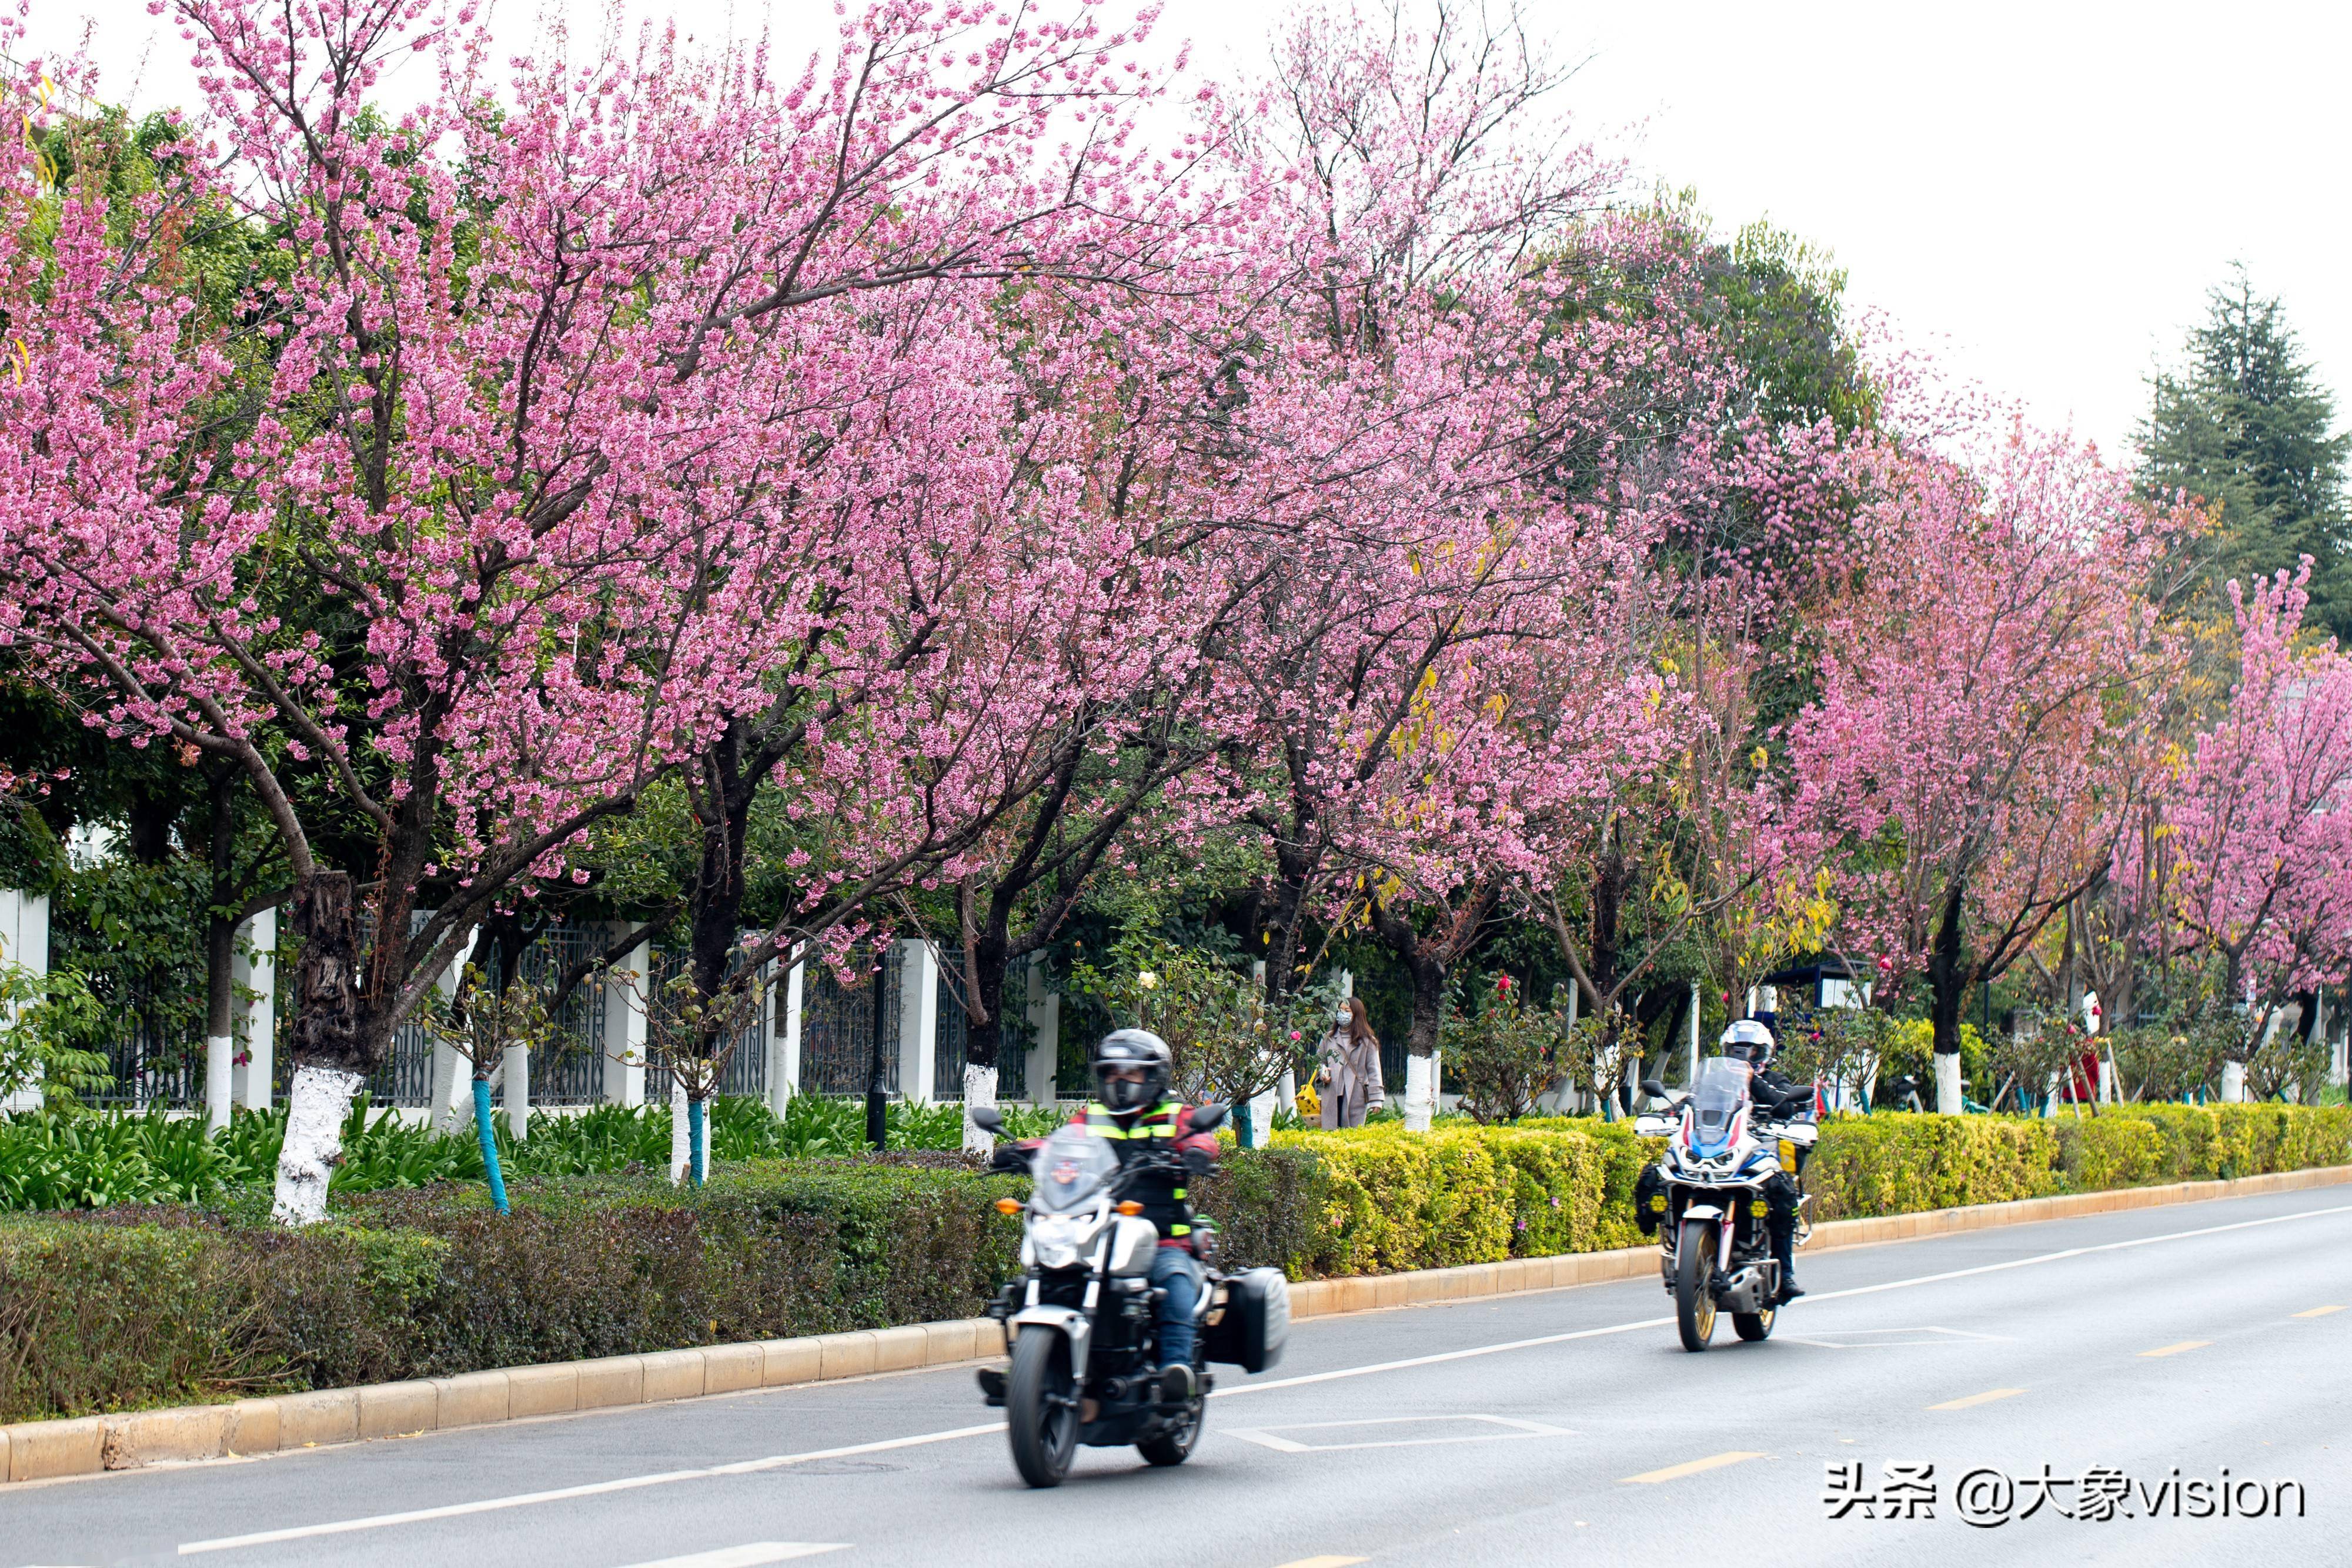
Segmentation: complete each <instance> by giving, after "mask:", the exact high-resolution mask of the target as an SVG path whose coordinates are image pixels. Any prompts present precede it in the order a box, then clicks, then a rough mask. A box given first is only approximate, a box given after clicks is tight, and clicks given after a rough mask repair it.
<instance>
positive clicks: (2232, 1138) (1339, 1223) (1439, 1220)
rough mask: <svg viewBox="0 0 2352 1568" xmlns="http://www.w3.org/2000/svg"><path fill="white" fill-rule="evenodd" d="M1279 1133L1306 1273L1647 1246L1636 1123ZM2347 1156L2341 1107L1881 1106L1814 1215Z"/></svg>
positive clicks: (1297, 1271) (1836, 1160)
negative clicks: (1307, 1161)
mask: <svg viewBox="0 0 2352 1568" xmlns="http://www.w3.org/2000/svg"><path fill="white" fill-rule="evenodd" d="M1274 1143H1275V1145H1276V1146H1277V1147H1291V1148H1299V1149H1304V1150H1307V1151H1309V1152H1311V1153H1312V1154H1313V1155H1315V1160H1316V1166H1317V1169H1318V1180H1319V1183H1320V1185H1321V1187H1322V1194H1321V1210H1320V1218H1319V1221H1317V1220H1314V1219H1312V1218H1310V1220H1309V1222H1308V1225H1307V1229H1308V1231H1309V1232H1310V1239H1308V1240H1307V1243H1306V1244H1305V1245H1304V1246H1302V1247H1300V1248H1299V1249H1297V1251H1296V1252H1295V1253H1294V1254H1293V1255H1292V1256H1291V1258H1290V1260H1289V1262H1290V1268H1291V1272H1292V1273H1293V1274H1294V1275H1300V1276H1304V1275H1316V1274H1371V1273H1386V1272H1389V1271H1391V1270H1400V1269H1441V1268H1447V1267H1451V1266H1453V1265H1456V1264H1462V1263H1491V1262H1496V1261H1499V1260H1502V1259H1505V1258H1529V1257H1543V1256H1548V1255H1551V1254H1556V1253H1562V1252H1591V1251H1600V1250H1602V1249H1608V1248H1612V1247H1630V1246H1633V1245H1636V1244H1637V1243H1639V1242H1640V1240H1641V1239H1642V1237H1641V1234H1640V1232H1639V1231H1637V1230H1636V1229H1635V1228H1634V1226H1633V1183H1634V1180H1635V1178H1636V1177H1637V1176H1639V1175H1640V1173H1641V1168H1642V1166H1643V1162H1645V1161H1647V1160H1650V1159H1654V1158H1655V1157H1656V1152H1657V1149H1658V1147H1659V1145H1658V1143H1657V1141H1656V1140H1654V1139H1641V1138H1636V1137H1635V1136H1633V1130H1632V1127H1631V1125H1630V1124H1626V1123H1623V1122H1617V1123H1601V1122H1595V1121H1591V1120H1590V1119H1587V1118H1583V1117H1537V1118H1530V1119H1529V1120H1527V1121H1524V1122H1520V1123H1517V1124H1515V1125H1510V1126H1494V1127H1481V1126H1475V1125H1467V1124H1440V1125H1439V1126H1437V1127H1436V1128H1435V1129H1433V1131H1431V1132H1429V1133H1427V1134H1422V1135H1419V1136H1415V1135H1413V1134H1409V1133H1406V1132H1405V1131H1404V1130H1403V1128H1402V1124H1398V1123H1394V1122H1389V1123H1376V1124H1372V1125H1370V1126H1368V1127H1360V1128H1355V1129H1351V1130H1349V1131H1345V1132H1297V1133H1277V1134H1275V1137H1274ZM2347 1163H2352V1111H2347V1109H2346V1108H2345V1107H2343V1106H2327V1107H2322V1108H2314V1107H2305V1106H2290V1105H2210V1106H2192V1105H2127V1106H2108V1107H2105V1109H2103V1110H2102V1111H2101V1113H2099V1114H2098V1115H2097V1116H2095V1117H2093V1116H2084V1117H2083V1118H2082V1119H2080V1120H2077V1119H2075V1118H2074V1115H2073V1114H2072V1113H2068V1114H2066V1115H2063V1116H2060V1117H2055V1118H2051V1119H2046V1120H2045V1119H2042V1118H2038V1117H2022V1116H1935V1115H1911V1114H1906V1113H1899V1112H1882V1113H1878V1114H1876V1115H1872V1116H1866V1117H1849V1118H1842V1119H1839V1120H1836V1121H1832V1122H1830V1123H1828V1124H1825V1125H1824V1126H1823V1127H1822V1137H1821V1142H1820V1144H1819V1145H1817V1146H1816V1147H1815V1150H1814V1153H1813V1157H1812V1161H1811V1164H1810V1166H1808V1167H1807V1169H1806V1172H1805V1186H1806V1190H1807V1191H1809V1192H1811V1194H1812V1195H1813V1207H1812V1215H1813V1218H1815V1219H1816V1220H1827V1219H1849V1218H1861V1217H1864V1216H1870V1215H1885V1214H1915V1213H1917V1212H1919V1211H1921V1210H1923V1209H1930V1208H1953V1207H1960V1206H1962V1205H1966V1204H1975V1203H2004V1202H2009V1201H2011V1200H2013V1199H2017V1198H2028V1197H2049V1196H2051V1195H2053V1194H2056V1193H2066V1192H2095V1191H2102V1190H2105V1189H2107V1188H2111V1187H2121V1186H2149V1185H2152V1184H2157V1183H2163V1182H2176V1181H2200V1180H2209V1179H2211V1178H2214V1177H2218V1176H2254V1175H2259V1174H2262V1173H2264V1172H2270V1171H2285V1170H2300V1169H2304V1168H2306V1167H2310V1166H2332V1165H2343V1164H2347Z"/></svg>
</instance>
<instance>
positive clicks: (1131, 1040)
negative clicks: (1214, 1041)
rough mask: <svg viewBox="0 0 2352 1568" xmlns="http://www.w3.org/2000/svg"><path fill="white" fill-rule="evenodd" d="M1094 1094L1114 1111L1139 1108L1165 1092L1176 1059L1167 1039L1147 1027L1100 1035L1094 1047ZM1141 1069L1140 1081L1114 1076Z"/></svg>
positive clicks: (1155, 1101) (1158, 1099) (1163, 1096)
mask: <svg viewBox="0 0 2352 1568" xmlns="http://www.w3.org/2000/svg"><path fill="white" fill-rule="evenodd" d="M1094 1065H1095V1093H1096V1094H1097V1096H1098V1097H1100V1099H1101V1100H1102V1103H1104V1104H1105V1105H1108V1106H1109V1107H1110V1108H1111V1109H1112V1110H1114V1111H1120V1112H1125V1111H1140V1110H1142V1109H1144V1108H1145V1107H1146V1106H1149V1105H1156V1104H1158V1103H1160V1101H1161V1100H1163V1099H1165V1098H1166V1097H1167V1094H1168V1080H1169V1078H1170V1077H1171V1075H1172V1074H1173V1072H1174V1071H1175V1067H1176V1058H1175V1055H1174V1053H1173V1052H1171V1051H1169V1049H1168V1042H1167V1041H1166V1040H1162V1039H1160V1037H1159V1036H1158V1035H1156V1034H1154V1033H1152V1032H1151V1031H1150V1030H1148V1029H1122V1030H1115V1031H1114V1032H1112V1033H1110V1034H1107V1035H1105V1036H1103V1040H1102V1043H1101V1044H1100V1045H1097V1046H1096V1047H1095V1064H1094ZM1135 1068H1140V1069H1142V1072H1143V1077H1142V1080H1141V1082H1136V1081H1134V1080H1131V1079H1127V1078H1117V1079H1114V1078H1113V1077H1112V1076H1111V1074H1112V1072H1114V1071H1118V1070H1120V1069H1135Z"/></svg>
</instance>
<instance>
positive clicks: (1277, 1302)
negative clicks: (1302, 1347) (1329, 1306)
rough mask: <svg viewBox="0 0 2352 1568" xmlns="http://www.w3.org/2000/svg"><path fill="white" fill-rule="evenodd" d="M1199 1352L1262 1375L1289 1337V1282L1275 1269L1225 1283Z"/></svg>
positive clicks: (1249, 1272)
mask: <svg viewBox="0 0 2352 1568" xmlns="http://www.w3.org/2000/svg"><path fill="white" fill-rule="evenodd" d="M1207 1333H1208V1337H1207V1339H1205V1340H1204V1341H1202V1353H1203V1354H1206V1355H1207V1357H1208V1358H1209V1359H1210V1360H1211V1361H1223V1362H1229V1363H1231V1364H1234V1365H1236V1366H1238V1367H1240V1368H1241V1369H1242V1370H1243V1371H1244V1372H1264V1371H1265V1369H1266V1368H1267V1367H1269V1366H1272V1365H1273V1364H1275V1363H1276V1362H1278V1361H1280V1360H1281V1359H1282V1346H1283V1342H1284V1341H1286V1340H1287V1339H1288V1338H1289V1337H1290V1281H1288V1280H1286V1279H1284V1278H1283V1274H1282V1270H1279V1269H1252V1270H1247V1271H1246V1272H1244V1273H1240V1274H1235V1275H1234V1276H1233V1277H1232V1278H1231V1279H1229V1280H1227V1281H1225V1305H1224V1310H1223V1312H1222V1313H1221V1314H1220V1315H1219V1316H1218V1318H1217V1321H1216V1322H1213V1323H1211V1324H1209V1325H1208V1330H1207Z"/></svg>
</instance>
